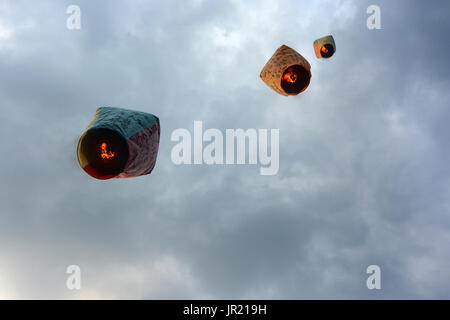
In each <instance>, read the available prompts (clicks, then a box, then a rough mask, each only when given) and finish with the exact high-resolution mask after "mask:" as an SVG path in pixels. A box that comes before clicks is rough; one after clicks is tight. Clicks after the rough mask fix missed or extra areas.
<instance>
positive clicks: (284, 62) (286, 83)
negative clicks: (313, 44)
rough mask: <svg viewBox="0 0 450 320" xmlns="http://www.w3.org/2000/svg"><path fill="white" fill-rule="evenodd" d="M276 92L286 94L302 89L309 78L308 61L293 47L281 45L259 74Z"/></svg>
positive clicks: (293, 93) (292, 93) (309, 68)
mask: <svg viewBox="0 0 450 320" xmlns="http://www.w3.org/2000/svg"><path fill="white" fill-rule="evenodd" d="M259 76H260V77H261V79H262V80H263V81H264V82H265V83H266V84H267V85H268V86H269V87H271V88H272V89H273V90H275V91H276V92H277V93H279V94H281V95H284V96H288V95H297V94H299V93H300V92H302V91H304V90H305V89H306V88H307V87H308V85H309V82H310V80H311V66H310V64H309V62H308V61H307V60H306V59H305V58H303V57H302V56H301V54H300V53H298V52H297V51H295V50H294V49H292V48H290V47H288V46H286V45H282V46H281V47H279V48H278V49H277V51H275V53H274V54H273V55H272V57H271V58H270V59H269V61H268V62H267V63H266V65H265V66H264V68H263V69H262V71H261V74H260V75H259Z"/></svg>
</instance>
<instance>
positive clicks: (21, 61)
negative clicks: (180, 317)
mask: <svg viewBox="0 0 450 320" xmlns="http://www.w3.org/2000/svg"><path fill="white" fill-rule="evenodd" d="M70 4H76V5H79V6H80V8H81V29H80V30H68V29H67V28H66V20H67V18H68V17H69V15H68V14H66V9H67V7H68V6H69V5H70ZM370 4H377V5H379V6H380V8H381V27H382V29H381V30H368V29H367V27H366V19H367V17H368V15H367V14H366V9H367V7H368V6H369V5H370ZM449 9H450V3H449V2H448V1H439V2H438V1H436V2H433V3H432V4H430V3H429V2H426V1H416V2H411V1H369V2H364V1H315V2H314V4H311V1H294V0H292V1H261V0H254V1H207V0H192V1H182V2H181V1H171V0H169V1H144V0H136V1H132V3H131V2H130V1H119V0H117V1H106V0H104V1H88V0H86V1H80V0H73V1H46V0H40V1H24V0H1V1H0V84H1V85H0V108H1V113H0V146H1V150H2V152H1V157H0V165H1V167H2V168H3V169H2V175H1V178H0V298H12V299H15V298H24V299H29V298H43V299H48V298H60V299H78V298H88V299H90V298H105V299H110V298H119V299H129V298H137V299H143V298H145V299H200V298H207V299H209V298H217V299H222V298H230V299H241V298H254V299H306V298H308V299H309V298H325V299H345V298H361V299H387V298H395V299H397V298H450V274H449V273H448V270H449V268H450V250H449V248H450V194H449V192H450V170H449V167H450V164H449V163H450V148H449V147H448V145H449V143H448V141H449V138H450V126H449V125H448V122H449V119H450V109H449V103H448V102H449V101H450V92H449V90H448V88H449V84H450V77H449V74H448V70H450V63H449V58H448V50H449V45H448V39H447V38H448V34H449V33H450V22H449V20H448V12H449ZM327 34H333V36H334V38H335V41H336V46H337V52H336V54H335V55H334V56H333V58H331V59H329V60H327V61H324V60H323V59H321V60H318V59H316V58H315V56H314V51H313V47H312V42H313V41H314V40H315V39H316V38H319V37H322V36H324V35H327ZM282 44H286V45H288V46H291V47H292V48H295V49H296V50H297V51H299V52H300V53H301V54H302V55H303V56H304V57H305V58H306V59H308V60H309V62H310V64H311V72H312V80H311V84H310V86H309V87H308V89H307V90H306V91H305V92H304V93H302V94H300V95H298V96H291V97H284V96H281V95H278V94H276V93H275V92H274V91H272V90H271V89H270V88H268V87H267V86H266V85H265V84H264V83H263V82H262V81H261V79H260V78H259V73H260V71H261V69H262V67H263V66H264V64H265V63H266V61H267V60H268V58H269V57H270V56H271V55H272V53H273V52H274V51H275V50H276V49H277V48H278V47H279V46H280V45H282ZM98 106H121V107H126V108H130V109H137V110H141V111H147V112H150V113H153V114H155V115H157V116H158V117H159V118H160V121H161V129H162V132H161V134H162V135H161V143H160V150H159V154H158V160H157V164H156V168H155V170H154V171H153V173H152V174H151V175H148V176H144V177H139V178H133V179H111V180H108V181H99V180H95V179H93V178H91V177H90V176H88V175H87V174H86V173H85V172H84V171H83V170H82V169H81V168H80V167H79V165H78V163H77V159H76V144H77V141H78V138H79V136H80V135H81V133H82V132H83V131H84V129H85V128H86V126H87V125H88V123H89V121H90V120H91V118H92V116H93V114H94V112H95V110H96V108H97V107H98ZM194 120H202V121H203V126H204V128H218V129H220V130H222V131H225V129H228V128H244V129H248V128H267V129H271V128H277V129H279V130H280V168H279V171H278V174H277V175H274V176H262V175H260V174H259V166H255V165H228V166H225V165H222V166H221V165H213V166H208V165H180V166H177V165H175V164H173V162H172V161H171V157H170V154H171V149H172V148H173V146H174V145H175V143H174V142H172V141H171V140H170V135H171V133H172V132H173V130H175V129H177V128H186V129H188V130H190V131H191V132H192V130H193V123H194ZM74 264H75V265H78V266H80V268H81V273H82V274H81V279H82V280H81V281H82V288H81V290H78V291H77V290H68V289H67V287H66V279H67V276H68V275H67V274H66V268H67V266H69V265H74ZM372 264H375V265H378V266H380V268H381V273H382V277H381V286H382V289H381V290H368V289H367V287H366V279H367V277H368V275H367V274H366V268H367V267H368V266H369V265H372Z"/></svg>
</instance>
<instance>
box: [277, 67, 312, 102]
mask: <svg viewBox="0 0 450 320" xmlns="http://www.w3.org/2000/svg"><path fill="white" fill-rule="evenodd" d="M310 79H311V74H310V73H309V72H308V70H306V69H305V68H304V67H303V66H301V65H299V64H296V65H292V66H290V67H288V68H287V69H286V70H285V71H284V73H283V75H282V76H281V87H282V88H283V90H284V91H285V92H286V93H287V94H292V95H295V94H299V93H300V92H302V91H303V90H305V89H306V88H307V87H308V85H309V81H310Z"/></svg>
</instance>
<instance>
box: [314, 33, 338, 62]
mask: <svg viewBox="0 0 450 320" xmlns="http://www.w3.org/2000/svg"><path fill="white" fill-rule="evenodd" d="M313 45H314V53H315V54H316V57H317V58H319V59H320V58H325V59H327V58H330V57H331V56H332V55H333V54H334V53H335V52H336V44H335V43H334V39H333V36H332V35H329V36H325V37H323V38H320V39H317V40H315V41H314V43H313Z"/></svg>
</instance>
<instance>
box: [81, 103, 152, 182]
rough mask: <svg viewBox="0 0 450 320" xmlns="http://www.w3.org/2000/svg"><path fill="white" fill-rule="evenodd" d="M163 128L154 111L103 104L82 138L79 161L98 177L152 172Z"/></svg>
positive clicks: (105, 177) (116, 176)
mask: <svg viewBox="0 0 450 320" xmlns="http://www.w3.org/2000/svg"><path fill="white" fill-rule="evenodd" d="M160 130H161V129H160V125H159V119H158V118H157V117H156V116H154V115H152V114H149V113H145V112H140V111H133V110H127V109H122V108H114V107H100V108H98V109H97V111H96V112H95V115H94V118H93V119H92V121H91V123H90V124H89V126H88V128H87V129H86V131H85V132H84V133H83V135H82V136H81V138H80V140H79V142H78V150H77V153H78V162H79V163H80V166H81V167H82V168H83V169H84V170H85V171H86V172H87V173H88V174H89V175H91V176H92V177H94V178H97V179H110V178H128V177H137V176H142V175H146V174H149V173H151V172H152V170H153V168H154V167H155V164H156V156H157V154H158V147H159V137H160Z"/></svg>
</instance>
